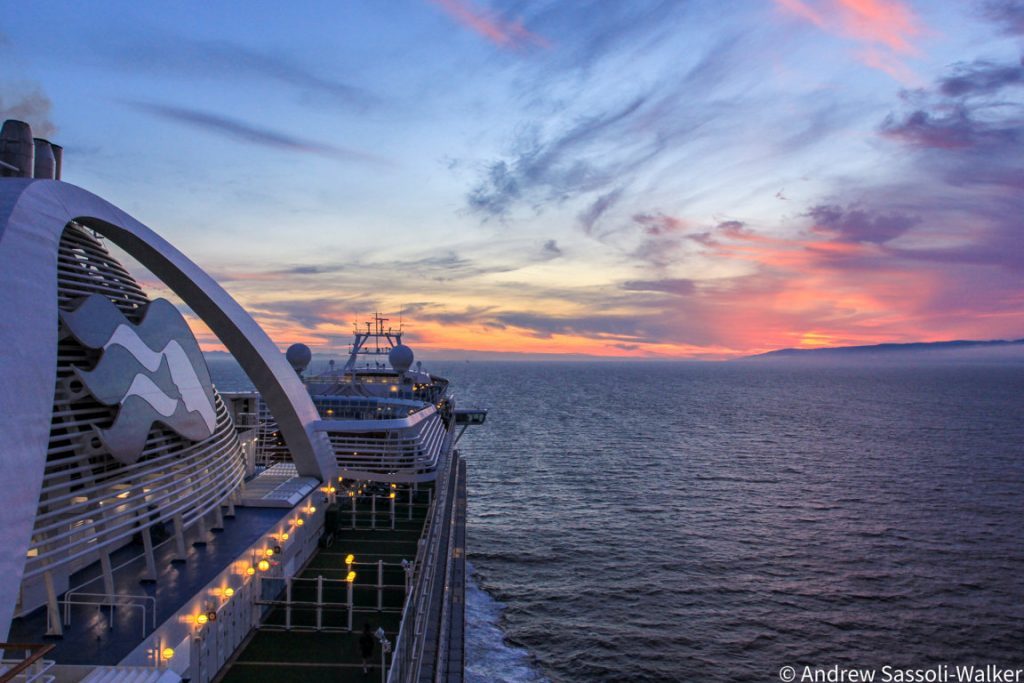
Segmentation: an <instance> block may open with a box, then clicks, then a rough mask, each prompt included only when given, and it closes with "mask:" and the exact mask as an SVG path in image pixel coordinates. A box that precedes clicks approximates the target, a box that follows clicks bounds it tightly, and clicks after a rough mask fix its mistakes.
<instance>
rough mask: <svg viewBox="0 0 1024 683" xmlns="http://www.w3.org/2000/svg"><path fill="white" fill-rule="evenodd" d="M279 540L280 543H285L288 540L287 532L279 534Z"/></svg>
mask: <svg viewBox="0 0 1024 683" xmlns="http://www.w3.org/2000/svg"><path fill="white" fill-rule="evenodd" d="M281 540H282V541H287V540H288V532H287V531H286V532H284V533H283V534H281Z"/></svg>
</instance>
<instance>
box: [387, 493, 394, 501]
mask: <svg viewBox="0 0 1024 683" xmlns="http://www.w3.org/2000/svg"><path fill="white" fill-rule="evenodd" d="M394 497H395V492H394V491H392V492H391V493H389V494H388V498H391V499H392V500H393V499H394Z"/></svg>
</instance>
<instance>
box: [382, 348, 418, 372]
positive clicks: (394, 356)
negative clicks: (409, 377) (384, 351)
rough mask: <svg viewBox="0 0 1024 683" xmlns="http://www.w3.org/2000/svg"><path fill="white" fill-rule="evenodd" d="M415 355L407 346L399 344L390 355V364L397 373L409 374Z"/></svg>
mask: <svg viewBox="0 0 1024 683" xmlns="http://www.w3.org/2000/svg"><path fill="white" fill-rule="evenodd" d="M412 361H413V353H412V349H410V348H409V347H408V346H406V345H405V344H399V345H398V346H396V347H394V348H393V349H391V351H390V352H389V353H388V362H389V363H391V367H393V368H394V369H395V372H408V371H409V368H411V367H412Z"/></svg>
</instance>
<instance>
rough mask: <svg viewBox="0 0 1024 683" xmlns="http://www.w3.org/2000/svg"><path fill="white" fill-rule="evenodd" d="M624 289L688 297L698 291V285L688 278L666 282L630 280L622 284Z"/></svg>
mask: <svg viewBox="0 0 1024 683" xmlns="http://www.w3.org/2000/svg"><path fill="white" fill-rule="evenodd" d="M622 288H623V289H626V290H629V291H634V292H664V293H666V294H676V295H678V296H687V295H690V294H693V293H694V292H695V291H696V289H697V285H696V284H695V283H694V281H693V280H689V279H686V278H666V279H664V280H628V281H626V282H623V283H622Z"/></svg>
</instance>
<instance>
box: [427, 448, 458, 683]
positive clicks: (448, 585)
mask: <svg viewBox="0 0 1024 683" xmlns="http://www.w3.org/2000/svg"><path fill="white" fill-rule="evenodd" d="M455 466H457V467H458V470H457V471H456V473H455V484H454V486H455V496H454V499H453V500H452V509H451V513H450V514H449V515H448V539H447V543H446V544H445V547H446V548H448V553H447V558H446V559H445V570H444V596H445V598H444V600H443V602H442V604H441V625H440V628H439V629H438V638H437V656H436V660H435V661H436V664H435V665H434V681H435V683H441V681H443V680H444V678H443V676H444V673H445V671H444V669H446V668H447V666H446V665H447V662H448V640H449V638H450V637H451V624H450V623H449V620H450V619H451V600H450V599H449V594H450V593H451V589H452V568H453V565H454V564H455V553H454V552H452V544H453V543H454V541H455V533H456V527H457V524H456V517H457V516H458V514H459V505H458V501H459V493H458V490H459V480H460V477H461V476H462V472H463V470H464V468H465V463H463V461H462V460H461V459H460V460H458V461H457V462H456V463H455ZM442 662H444V664H445V666H442Z"/></svg>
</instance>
